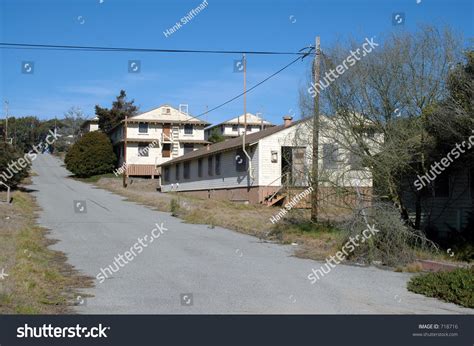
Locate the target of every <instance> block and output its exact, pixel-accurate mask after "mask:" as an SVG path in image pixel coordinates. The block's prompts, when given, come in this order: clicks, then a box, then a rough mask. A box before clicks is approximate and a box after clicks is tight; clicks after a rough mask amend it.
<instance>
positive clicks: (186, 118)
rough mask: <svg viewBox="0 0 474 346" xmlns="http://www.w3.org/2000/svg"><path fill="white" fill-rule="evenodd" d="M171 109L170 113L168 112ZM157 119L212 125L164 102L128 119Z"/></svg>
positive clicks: (159, 120)
mask: <svg viewBox="0 0 474 346" xmlns="http://www.w3.org/2000/svg"><path fill="white" fill-rule="evenodd" d="M167 109H169V113H168V112H167ZM147 120H148V121H157V122H187V123H190V124H202V125H210V123H208V122H207V121H203V120H200V119H198V118H195V117H193V116H192V115H190V114H189V113H184V112H181V111H179V110H178V109H176V108H174V107H173V106H170V105H167V104H164V105H161V106H159V107H158V108H154V109H152V110H149V111H147V112H144V113H140V114H137V115H134V116H133V117H130V118H128V121H147Z"/></svg>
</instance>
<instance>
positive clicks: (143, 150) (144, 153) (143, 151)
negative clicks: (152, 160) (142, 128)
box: [138, 143, 150, 157]
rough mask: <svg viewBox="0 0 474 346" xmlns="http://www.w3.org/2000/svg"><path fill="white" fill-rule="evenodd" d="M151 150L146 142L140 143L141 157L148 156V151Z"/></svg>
mask: <svg viewBox="0 0 474 346" xmlns="http://www.w3.org/2000/svg"><path fill="white" fill-rule="evenodd" d="M149 151H150V147H148V145H147V144H145V143H139V144H138V156H140V157H148V154H149V153H148V152H149Z"/></svg>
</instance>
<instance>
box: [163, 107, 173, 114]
mask: <svg viewBox="0 0 474 346" xmlns="http://www.w3.org/2000/svg"><path fill="white" fill-rule="evenodd" d="M163 114H171V109H170V108H163Z"/></svg>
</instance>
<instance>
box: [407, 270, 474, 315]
mask: <svg viewBox="0 0 474 346" xmlns="http://www.w3.org/2000/svg"><path fill="white" fill-rule="evenodd" d="M407 288H408V290H410V291H412V292H415V293H419V294H424V295H425V296H428V297H434V298H439V299H441V300H444V301H447V302H450V303H455V304H459V305H462V306H465V307H467V308H474V268H469V269H466V268H462V269H456V270H453V271H451V272H438V273H428V274H423V275H419V276H415V277H413V278H412V279H411V280H410V281H409V282H408V284H407Z"/></svg>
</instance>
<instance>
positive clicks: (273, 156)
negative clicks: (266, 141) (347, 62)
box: [272, 150, 278, 163]
mask: <svg viewBox="0 0 474 346" xmlns="http://www.w3.org/2000/svg"><path fill="white" fill-rule="evenodd" d="M277 162H278V151H276V150H272V163H277Z"/></svg>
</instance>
